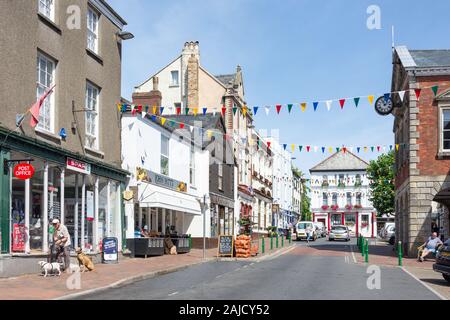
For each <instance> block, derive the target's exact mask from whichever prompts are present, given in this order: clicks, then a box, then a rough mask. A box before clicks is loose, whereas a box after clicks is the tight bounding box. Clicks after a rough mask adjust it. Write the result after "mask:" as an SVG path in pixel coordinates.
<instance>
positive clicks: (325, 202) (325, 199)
mask: <svg viewBox="0 0 450 320" xmlns="http://www.w3.org/2000/svg"><path fill="white" fill-rule="evenodd" d="M322 206H328V193H326V192H323V193H322Z"/></svg>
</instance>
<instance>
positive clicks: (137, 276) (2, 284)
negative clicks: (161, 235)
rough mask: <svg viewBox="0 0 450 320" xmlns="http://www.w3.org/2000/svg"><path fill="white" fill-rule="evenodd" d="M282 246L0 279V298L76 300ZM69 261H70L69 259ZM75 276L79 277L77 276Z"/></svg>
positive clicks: (276, 252)
mask: <svg viewBox="0 0 450 320" xmlns="http://www.w3.org/2000/svg"><path fill="white" fill-rule="evenodd" d="M286 250H289V246H288V244H286V247H284V248H279V249H274V250H272V251H270V250H269V252H266V254H265V255H258V256H257V257H253V258H249V259H235V258H217V256H216V255H217V249H209V250H207V252H206V260H204V259H203V251H202V250H199V249H192V250H191V252H190V253H187V254H179V255H175V256H171V255H164V256H158V257H150V258H148V259H144V258H135V259H124V260H121V261H119V264H96V270H95V272H87V273H80V274H78V275H77V274H62V275H61V277H47V278H44V277H43V276H41V275H37V274H29V275H23V276H18V277H10V278H3V279H0V300H51V299H79V298H81V297H82V296H84V295H86V294H90V295H95V294H97V293H99V292H102V291H105V290H109V289H113V288H119V287H122V286H124V285H127V284H130V283H134V282H139V281H143V280H146V279H150V278H154V277H158V276H161V275H165V274H168V273H171V272H176V271H181V270H183V269H185V268H188V267H192V266H195V265H198V264H203V263H206V262H211V261H217V260H219V259H220V260H221V261H222V262H223V261H241V260H244V261H256V260H258V259H267V258H269V257H272V256H273V257H276V256H277V255H279V254H280V253H281V252H284V251H286ZM72 262H73V261H72ZM77 276H79V278H77Z"/></svg>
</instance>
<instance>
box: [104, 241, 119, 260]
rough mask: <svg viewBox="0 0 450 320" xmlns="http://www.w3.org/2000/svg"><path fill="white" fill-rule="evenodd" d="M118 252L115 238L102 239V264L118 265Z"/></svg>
mask: <svg viewBox="0 0 450 320" xmlns="http://www.w3.org/2000/svg"><path fill="white" fill-rule="evenodd" d="M118 252H119V250H118V244H117V238H103V241H102V262H103V263H118V262H119V253H118Z"/></svg>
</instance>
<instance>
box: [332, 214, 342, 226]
mask: <svg viewBox="0 0 450 320" xmlns="http://www.w3.org/2000/svg"><path fill="white" fill-rule="evenodd" d="M330 222H331V226H335V225H341V224H342V214H341V213H333V214H332V215H331V221H330Z"/></svg>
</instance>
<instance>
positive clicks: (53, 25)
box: [37, 12, 62, 35]
mask: <svg viewBox="0 0 450 320" xmlns="http://www.w3.org/2000/svg"><path fill="white" fill-rule="evenodd" d="M37 15H38V17H39V20H41V21H42V22H43V23H44V24H46V25H47V26H48V27H49V28H50V29H52V30H53V31H55V32H56V33H57V34H59V35H61V34H62V31H61V29H60V28H59V26H58V25H57V24H56V23H54V22H53V21H52V20H50V19H49V18H47V17H46V16H45V15H43V14H42V13H40V12H38V14H37Z"/></svg>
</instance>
